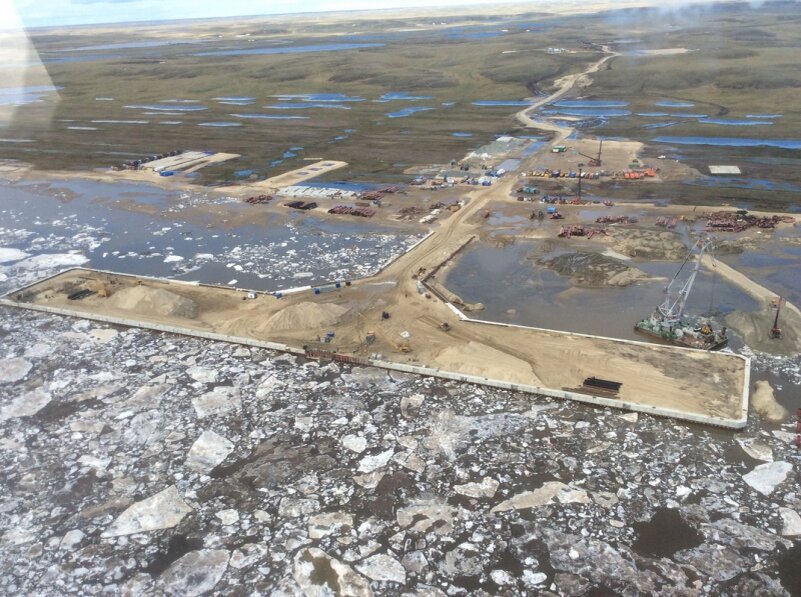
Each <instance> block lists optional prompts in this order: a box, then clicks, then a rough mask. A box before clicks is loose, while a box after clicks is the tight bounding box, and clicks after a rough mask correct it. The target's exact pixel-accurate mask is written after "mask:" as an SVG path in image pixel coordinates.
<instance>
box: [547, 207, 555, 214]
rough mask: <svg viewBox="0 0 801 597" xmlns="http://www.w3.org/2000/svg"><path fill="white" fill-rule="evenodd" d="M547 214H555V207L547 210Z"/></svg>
mask: <svg viewBox="0 0 801 597" xmlns="http://www.w3.org/2000/svg"><path fill="white" fill-rule="evenodd" d="M548 213H549V214H555V213H556V208H555V207H549V208H548Z"/></svg>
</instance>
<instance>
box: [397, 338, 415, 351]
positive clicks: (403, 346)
mask: <svg viewBox="0 0 801 597" xmlns="http://www.w3.org/2000/svg"><path fill="white" fill-rule="evenodd" d="M395 348H396V349H397V350H398V351H399V352H402V353H409V352H412V343H411V342H409V340H407V339H406V338H404V339H403V340H399V341H398V342H397V344H395Z"/></svg>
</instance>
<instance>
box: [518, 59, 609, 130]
mask: <svg viewBox="0 0 801 597" xmlns="http://www.w3.org/2000/svg"><path fill="white" fill-rule="evenodd" d="M601 48H602V49H603V51H604V52H605V53H606V54H607V55H606V56H604V57H603V58H601V59H600V60H599V61H598V62H595V63H593V64H592V65H591V66H590V67H589V68H588V69H587V70H585V71H584V72H581V73H577V74H575V75H567V76H565V77H562V78H561V79H558V80H557V81H556V84H557V86H558V89H557V90H556V91H555V92H553V93H552V94H551V95H549V96H547V97H544V98H542V99H539V100H537V101H536V102H534V103H533V104H531V105H530V106H529V107H527V108H525V109H523V110H520V112H518V113H517V114H515V118H517V119H518V120H519V121H520V122H521V123H523V124H524V125H525V126H527V127H531V128H536V129H540V130H543V131H552V132H554V133H556V135H555V136H554V139H553V141H552V145H559V144H560V143H562V142H563V141H565V140H566V139H567V138H568V137H569V136H570V135H571V133H573V131H574V130H575V129H574V128H571V127H566V126H558V125H556V124H553V123H550V122H545V121H542V120H534V119H533V118H531V116H530V114H531V113H532V112H534V110H537V109H538V108H541V107H542V106H545V105H546V104H550V103H551V102H555V101H556V100H558V99H559V98H561V97H563V96H564V95H566V94H567V93H568V92H569V91H570V90H571V89H573V87H575V85H576V84H578V83H579V82H580V81H582V80H584V79H585V78H586V77H587V75H590V74H592V73H597V72H598V71H599V70H600V69H601V67H602V66H603V65H604V64H605V63H606V62H608V61H609V60H611V59H612V58H614V57H615V56H620V54H619V53H618V52H613V51H612V50H610V49H609V46H601Z"/></svg>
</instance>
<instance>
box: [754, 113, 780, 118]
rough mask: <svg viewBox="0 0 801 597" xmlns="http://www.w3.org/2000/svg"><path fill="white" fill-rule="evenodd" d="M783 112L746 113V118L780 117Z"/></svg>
mask: <svg viewBox="0 0 801 597" xmlns="http://www.w3.org/2000/svg"><path fill="white" fill-rule="evenodd" d="M782 116H783V114H746V115H745V117H746V118H781V117H782Z"/></svg>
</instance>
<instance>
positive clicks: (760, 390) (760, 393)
mask: <svg viewBox="0 0 801 597" xmlns="http://www.w3.org/2000/svg"><path fill="white" fill-rule="evenodd" d="M751 406H752V407H753V409H754V410H755V411H756V412H757V413H758V414H759V415H761V416H762V418H764V419H765V420H767V421H770V422H771V423H781V422H782V421H784V420H785V419H786V418H787V416H788V415H789V414H790V413H788V412H787V409H786V408H784V407H783V406H782V405H781V404H779V403H778V402H777V401H776V398H775V397H774V396H773V388H772V387H771V385H770V383H769V382H767V381H758V382H756V390H754V392H753V393H752V394H751Z"/></svg>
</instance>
